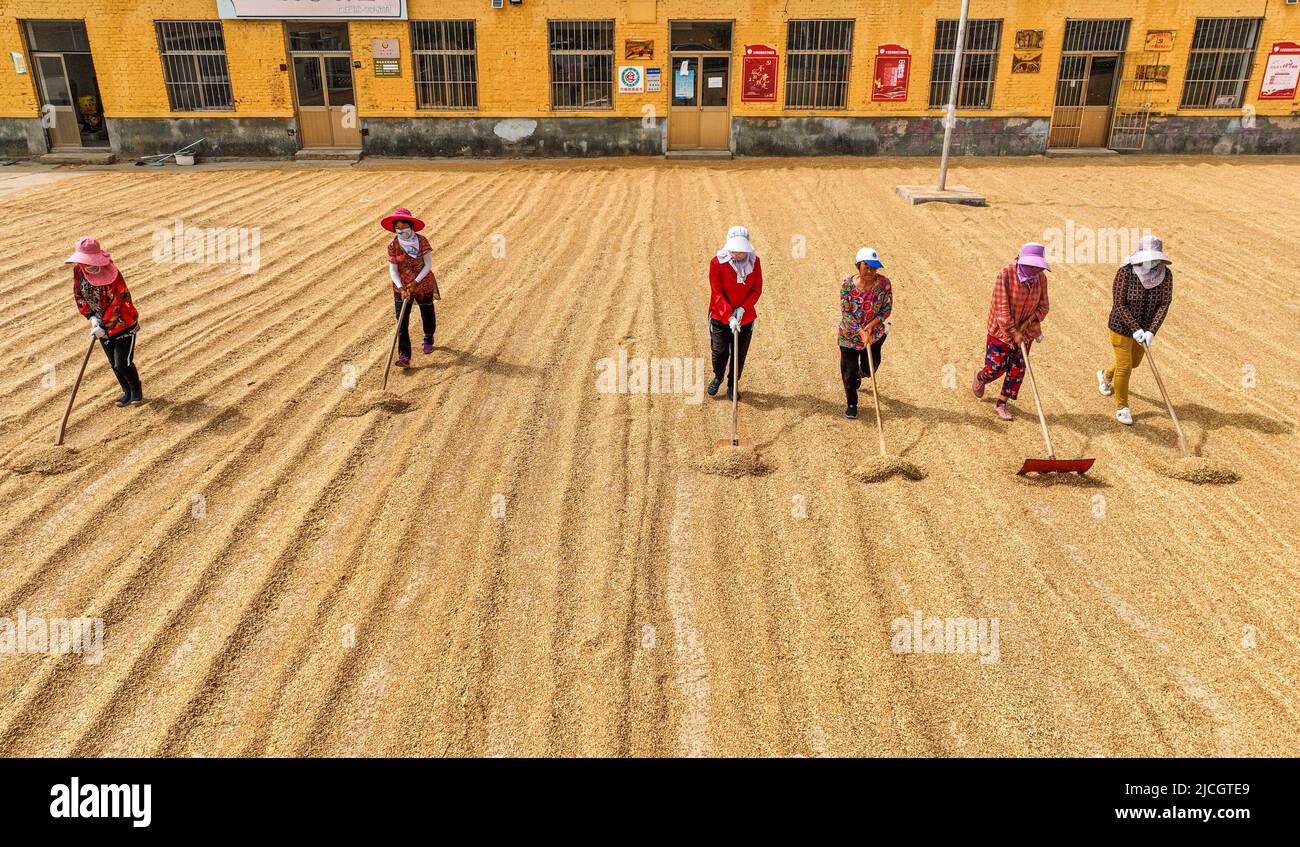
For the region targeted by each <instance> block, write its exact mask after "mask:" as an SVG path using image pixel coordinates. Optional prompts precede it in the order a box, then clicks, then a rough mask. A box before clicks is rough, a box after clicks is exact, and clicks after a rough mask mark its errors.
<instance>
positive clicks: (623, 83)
mask: <svg viewBox="0 0 1300 847" xmlns="http://www.w3.org/2000/svg"><path fill="white" fill-rule="evenodd" d="M644 92H645V66H644V65H623V66H622V67H620V68H619V69H618V93H619V94H642V93H644Z"/></svg>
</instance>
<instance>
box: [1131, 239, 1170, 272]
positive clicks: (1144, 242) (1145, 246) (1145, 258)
mask: <svg viewBox="0 0 1300 847" xmlns="http://www.w3.org/2000/svg"><path fill="white" fill-rule="evenodd" d="M1142 262H1168V263H1169V264H1171V265H1172V264H1173V263H1174V260H1173V259H1171V258H1169V257H1168V256H1166V255H1165V243H1164V242H1163V241H1161V240H1160V239H1159V238H1156V237H1155V236H1154V235H1144V236H1142V238H1140V239H1139V240H1138V249H1137V252H1136V253H1134V254H1133V255H1132V256H1129V257H1128V260H1127V261H1125V262H1124V264H1126V265H1138V264H1141V263H1142Z"/></svg>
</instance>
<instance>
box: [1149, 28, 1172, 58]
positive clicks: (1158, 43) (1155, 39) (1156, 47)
mask: <svg viewBox="0 0 1300 847" xmlns="http://www.w3.org/2000/svg"><path fill="white" fill-rule="evenodd" d="M1146 48H1147V49H1148V50H1150V51H1151V52H1152V53H1168V52H1169V51H1170V50H1173V49H1174V31H1173V30H1172V29H1149V30H1147V41H1146Z"/></svg>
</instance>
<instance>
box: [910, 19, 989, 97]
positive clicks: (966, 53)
mask: <svg viewBox="0 0 1300 847" xmlns="http://www.w3.org/2000/svg"><path fill="white" fill-rule="evenodd" d="M944 24H952V47H951V49H940V46H939V38H940V36H941V35H942V34H944ZM979 24H982V25H986V26H987V25H991V26H992V27H993V36H994V39H993V40H994V43H993V47H992V48H980V49H973V48H972V47H971V46H970V42H971V39H972V38H974V37H976V28H975V27H974V26H972V25H979ZM1004 24H1005V19H1004V18H971V19H969V20H968V21H966V44H965V45H964V47H963V49H962V68H961V74H960V75H959V76H958V78H957V108H958V109H966V110H969V111H980V112H987V111H990V110H991V109H992V108H993V98H994V94H995V93H996V91H997V81H998V64H999V62H1000V61H1001V57H1002V28H1003V25H1004ZM957 28H958V19H957V18H937V19H936V20H935V22H934V40H933V45H934V46H933V49H932V51H931V54H930V89H929V93H928V97H927V103H926V107H927V108H929V109H946V108H948V89H949V86H950V85H951V84H952V62H953V59H954V58H955V57H956V54H957V32H956V31H957ZM940 56H946V57H948V61H947V62H946V63H945V64H946V66H947V73H945V74H943V75H942V77H940V78H936V77H935V70H936V69H937V68H939V57H940ZM975 57H988V58H989V59H990V62H989V77H988V79H987V80H983V79H969V78H967V76H966V72H967V71H968V69H969V68H968V66H967V63H968V62H970V61H971V59H973V58H975ZM937 85H941V86H942V87H941V88H938V89H937V90H938V92H940V96H941V98H942V99H941V100H940V101H939V102H937V103H936V102H935V94H936V86H937ZM967 86H986V87H987V88H986V90H987V98H986V102H985V103H984V105H971V104H970V103H969V102H963V98H965V97H966V96H967V93H968V92H969V91H971V90H972V89H970V88H968V87H967ZM974 90H975V91H979V88H978V87H977V88H975V89H974Z"/></svg>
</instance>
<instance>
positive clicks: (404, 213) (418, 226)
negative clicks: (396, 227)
mask: <svg viewBox="0 0 1300 847" xmlns="http://www.w3.org/2000/svg"><path fill="white" fill-rule="evenodd" d="M397 221H410V222H411V229H413V230H415V231H416V232H419V231H420V230H422V229H424V221H422V220H420V219H419V218H417V217H416V216H415V215H413V214H411V210H410V209H407V208H405V207H402V208H399V209H397V211H395V212H393V213H392V214H391V215H388V216H386V217H385V218H384V219H383V220H381V221H380V222H379V225H380V226H382V227H383V228H384V229H386V230H388V231H389V232H393V224H394V223H396V222H397Z"/></svg>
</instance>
